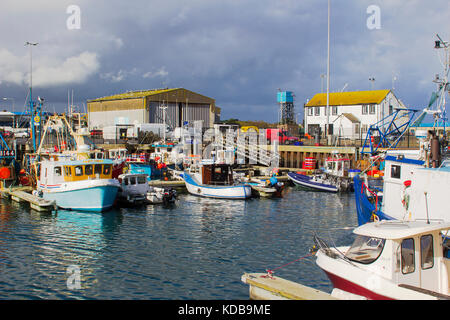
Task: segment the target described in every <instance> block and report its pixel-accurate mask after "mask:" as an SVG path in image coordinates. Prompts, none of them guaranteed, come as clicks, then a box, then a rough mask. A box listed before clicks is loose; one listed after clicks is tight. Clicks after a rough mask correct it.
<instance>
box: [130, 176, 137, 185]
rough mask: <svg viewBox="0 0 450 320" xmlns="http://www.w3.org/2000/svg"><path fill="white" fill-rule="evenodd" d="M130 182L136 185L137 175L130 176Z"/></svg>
mask: <svg viewBox="0 0 450 320" xmlns="http://www.w3.org/2000/svg"><path fill="white" fill-rule="evenodd" d="M130 184H131V185H135V184H136V177H130Z"/></svg>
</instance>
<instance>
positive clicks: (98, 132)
mask: <svg viewBox="0 0 450 320" xmlns="http://www.w3.org/2000/svg"><path fill="white" fill-rule="evenodd" d="M90 133H91V136H94V137H100V136H102V135H103V131H102V130H91V132H90Z"/></svg>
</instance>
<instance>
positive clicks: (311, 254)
mask: <svg viewBox="0 0 450 320" xmlns="http://www.w3.org/2000/svg"><path fill="white" fill-rule="evenodd" d="M314 254H315V252H310V253H308V254H307V255H305V256H303V257H301V258H298V259H296V260H294V261H291V262H288V263H286V264H283V265H282V266H279V267H276V268H274V269H267V270H266V272H267V274H266V275H262V276H261V278H273V274H274V271H275V270H278V269H281V268H283V267H285V266H287V265H290V264H291V263H294V262H297V261H300V260H303V259H306V258H309V257H312V256H313V255H314Z"/></svg>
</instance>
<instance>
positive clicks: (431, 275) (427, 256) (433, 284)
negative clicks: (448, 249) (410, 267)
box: [419, 234, 440, 292]
mask: <svg viewBox="0 0 450 320" xmlns="http://www.w3.org/2000/svg"><path fill="white" fill-rule="evenodd" d="M438 241H440V239H439V238H438V239H436V237H435V236H433V235H431V234H424V235H421V236H420V238H419V244H420V266H419V267H420V282H421V283H420V287H421V288H424V289H428V290H431V291H435V292H438V291H439V264H438V263H437V261H436V258H435V254H436V252H435V250H436V248H439V242H438Z"/></svg>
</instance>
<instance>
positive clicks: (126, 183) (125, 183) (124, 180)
mask: <svg viewBox="0 0 450 320" xmlns="http://www.w3.org/2000/svg"><path fill="white" fill-rule="evenodd" d="M123 184H124V185H126V186H127V185H128V178H125V179H123Z"/></svg>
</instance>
